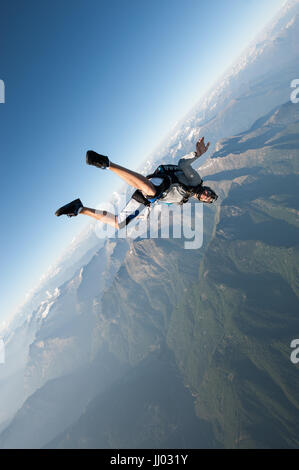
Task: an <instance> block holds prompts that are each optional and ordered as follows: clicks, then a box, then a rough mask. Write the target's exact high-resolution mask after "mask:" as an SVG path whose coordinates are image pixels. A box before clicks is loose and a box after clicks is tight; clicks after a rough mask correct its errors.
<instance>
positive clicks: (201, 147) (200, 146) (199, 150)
mask: <svg viewBox="0 0 299 470" xmlns="http://www.w3.org/2000/svg"><path fill="white" fill-rule="evenodd" d="M209 146H210V142H208V143H207V145H205V142H204V137H202V138H201V139H199V141H198V142H196V151H195V155H196V156H197V157H201V156H202V155H203V154H204V153H206V151H207V150H208V148H209Z"/></svg>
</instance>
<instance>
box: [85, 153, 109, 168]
mask: <svg viewBox="0 0 299 470" xmlns="http://www.w3.org/2000/svg"><path fill="white" fill-rule="evenodd" d="M86 163H87V165H93V166H96V167H98V168H101V169H102V170H104V169H105V168H108V167H109V165H110V162H109V158H108V157H106V156H105V155H100V154H99V153H97V152H94V151H93V150H88V151H87V152H86Z"/></svg>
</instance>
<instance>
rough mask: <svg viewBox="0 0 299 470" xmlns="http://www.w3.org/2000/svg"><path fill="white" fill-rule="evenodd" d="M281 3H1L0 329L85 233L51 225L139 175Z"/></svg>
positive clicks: (68, 222) (67, 223)
mask: <svg viewBox="0 0 299 470" xmlns="http://www.w3.org/2000/svg"><path fill="white" fill-rule="evenodd" d="M282 3H283V2H282V0H225V1H221V0H207V1H206V0H138V1H137V0H105V1H101V0H85V1H83V0H72V1H71V0H59V1H58V0H51V1H49V0H41V1H40V0H38V1H37V0H27V1H26V2H24V1H23V0H19V1H15V0H11V1H10V2H5V3H2V4H1V12H0V44H1V61H0V79H2V80H4V82H5V86H6V102H5V104H0V126H1V127H0V129H1V139H0V153H1V186H0V192H1V194H0V196H1V203H2V221H1V232H0V237H1V238H0V256H1V268H2V269H1V283H0V321H1V320H3V319H4V318H5V317H6V316H8V315H9V314H11V312H12V310H13V309H14V308H15V307H16V306H17V305H18V303H20V302H21V301H22V299H23V297H24V295H25V293H26V292H27V291H28V290H29V289H30V288H32V287H33V286H34V285H35V284H36V283H37V282H38V280H39V278H40V277H41V275H42V274H43V273H44V271H46V270H47V268H48V266H49V265H50V264H51V263H52V262H53V261H55V259H56V258H57V257H58V256H59V255H60V254H61V252H62V251H64V249H65V248H66V246H67V244H68V243H70V241H71V240H72V238H73V236H74V235H76V234H77V233H78V231H80V230H81V229H82V228H83V227H84V225H86V223H87V219H86V218H84V217H77V218H74V219H67V218H65V219H63V218H56V217H55V216H54V212H55V210H56V209H57V208H58V207H59V206H61V205H62V204H64V203H67V202H69V201H71V200H73V199H75V198H77V197H80V198H81V199H82V201H83V203H85V204H86V205H87V206H90V207H93V206H95V205H96V204H97V203H98V202H99V201H103V200H106V199H108V198H109V193H110V192H111V191H114V190H116V189H117V188H118V186H119V181H118V180H117V177H116V176H115V175H113V174H110V173H109V172H105V173H103V172H100V171H97V170H96V169H95V168H92V167H87V166H86V164H85V152H86V150H87V149H95V150H97V151H98V152H100V153H104V154H107V155H109V156H111V159H112V160H113V161H116V162H118V163H120V164H122V165H125V166H129V167H131V168H137V167H138V166H139V165H140V163H141V162H142V161H143V160H144V159H145V158H146V156H147V155H148V154H149V153H150V152H151V151H152V150H153V149H154V148H156V147H157V145H158V143H159V141H160V140H161V139H163V137H164V136H165V134H167V133H168V132H169V131H170V129H171V127H173V125H174V124H175V122H176V121H178V120H180V119H181V118H182V117H183V115H184V114H185V113H186V112H188V110H189V109H190V108H191V107H193V106H194V104H195V103H196V101H198V99H199V98H200V97H201V95H202V93H203V92H204V91H206V90H207V88H209V87H210V86H211V85H212V83H213V82H214V81H216V80H217V77H218V76H219V75H221V74H222V73H223V71H224V70H225V69H227V67H228V66H229V65H230V63H231V62H232V61H234V60H235V59H236V57H237V56H238V55H239V54H240V53H241V52H242V50H243V49H244V48H245V47H246V45H247V44H248V42H249V41H251V40H252V39H253V38H254V36H255V35H256V33H257V32H258V31H259V30H260V29H261V28H262V27H263V26H264V25H265V24H266V23H267V22H268V21H269V20H270V19H271V18H272V17H273V16H274V14H275V13H276V12H277V10H278V8H279V7H280V6H281V5H282Z"/></svg>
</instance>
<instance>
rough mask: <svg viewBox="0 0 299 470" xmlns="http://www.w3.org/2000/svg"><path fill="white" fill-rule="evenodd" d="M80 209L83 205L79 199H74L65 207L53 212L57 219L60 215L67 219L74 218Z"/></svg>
mask: <svg viewBox="0 0 299 470" xmlns="http://www.w3.org/2000/svg"><path fill="white" fill-rule="evenodd" d="M82 207H83V204H82V202H81V201H80V199H75V200H74V201H72V202H69V204H66V205H65V206H62V207H60V209H58V210H57V211H56V212H55V215H57V217H59V216H61V215H67V216H68V217H75V216H76V215H78V214H79V210H80V209H81V208H82Z"/></svg>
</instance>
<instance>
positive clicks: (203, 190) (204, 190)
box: [197, 186, 218, 204]
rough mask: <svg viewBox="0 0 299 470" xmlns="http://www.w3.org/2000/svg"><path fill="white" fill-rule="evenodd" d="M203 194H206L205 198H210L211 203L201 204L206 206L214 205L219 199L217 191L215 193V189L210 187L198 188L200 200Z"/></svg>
mask: <svg viewBox="0 0 299 470" xmlns="http://www.w3.org/2000/svg"><path fill="white" fill-rule="evenodd" d="M202 194H204V195H205V196H207V197H209V198H210V201H201V202H205V203H206V204H212V203H213V202H215V201H217V199H218V196H217V194H216V193H215V191H213V189H211V188H209V186H200V187H199V188H198V192H197V198H198V200H200V197H201V195H202Z"/></svg>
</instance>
